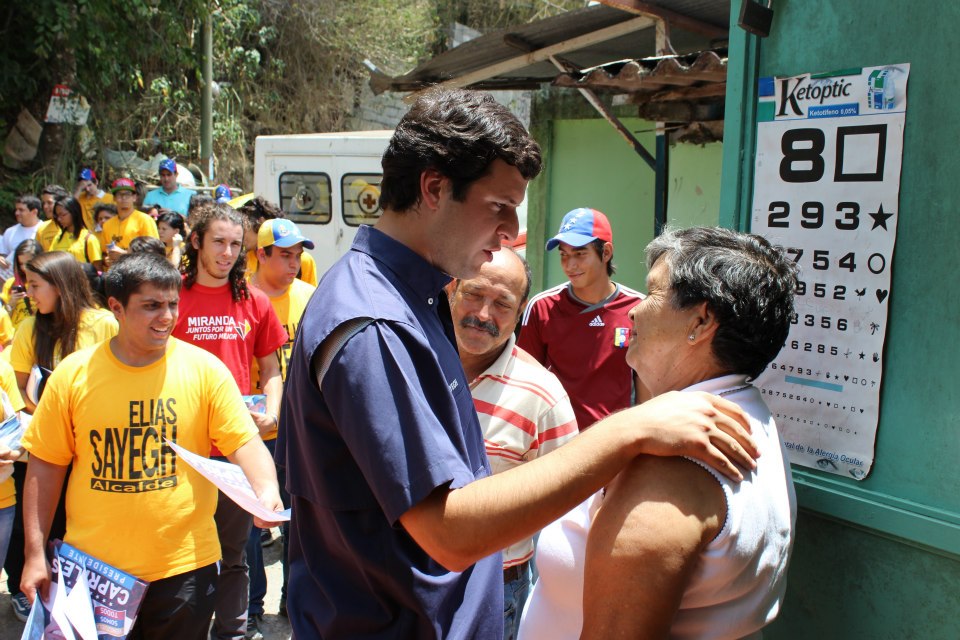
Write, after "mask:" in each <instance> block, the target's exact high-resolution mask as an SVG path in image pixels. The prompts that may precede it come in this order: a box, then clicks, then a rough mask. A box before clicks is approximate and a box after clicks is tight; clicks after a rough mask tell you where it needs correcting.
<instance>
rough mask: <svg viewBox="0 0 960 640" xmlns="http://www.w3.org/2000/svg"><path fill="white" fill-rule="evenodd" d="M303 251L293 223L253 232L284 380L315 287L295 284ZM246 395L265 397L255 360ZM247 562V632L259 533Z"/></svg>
mask: <svg viewBox="0 0 960 640" xmlns="http://www.w3.org/2000/svg"><path fill="white" fill-rule="evenodd" d="M304 248H307V249H313V242H311V241H310V240H307V239H306V238H304V237H303V235H302V234H301V233H300V230H299V229H297V226H296V225H295V224H293V223H292V222H291V221H289V220H286V219H283V218H276V219H273V220H267V221H265V222H264V223H263V224H261V225H260V229H259V231H258V232H257V251H256V255H257V260H258V261H259V268H258V269H257V271H256V272H255V273H254V274H253V275H252V276H251V278H250V284H251V285H253V286H254V287H256V288H258V289H260V290H261V291H263V292H264V293H265V294H267V297H268V298H270V304H271V306H273V310H274V312H276V314H277V318H279V319H280V324H282V325H283V327H284V329H286V330H287V336H288V338H287V342H286V344H284V345H283V346H282V347H280V349H279V350H278V351H277V358H278V359H279V361H280V377H281V379H283V380H286V379H287V365H288V364H289V362H290V351H291V349H293V338H294V337H295V336H296V335H297V326H299V324H300V318H301V317H302V316H303V311H304V309H306V308H307V302H309V301H310V296H312V295H313V292H314V290H316V287H314V286H312V285H309V284H307V283H306V282H304V281H302V280H299V279H298V278H297V273H298V272H299V271H300V268H301V257H302V256H304V255H307V254H306V253H305V252H304ZM250 383H251V386H252V388H251V389H250V393H263V391H261V385H260V367H259V366H257V361H256V359H254V361H253V364H252V365H251V367H250ZM276 440H277V430H276V429H274V430H273V431H272V432H271V433H267V434H265V435H264V436H263V441H264V444H266V445H267V448H268V449H270V452H271V453H273V450H274V445H275V444H276ZM277 476H278V478H279V479H280V481H281V483H280V486H281V496H282V497H283V499H284V504H287V502H288V500H289V498H288V496H287V495H286V491H285V490H283V485H284V480H285V478H284V475H283V470H282V469H281V468H278V469H277ZM286 529H287V527H286V526H284V527H283V528H282V537H283V543H284V553H283V556H282V558H281V562H282V564H283V586H282V588H281V591H280V603H281V606H282V605H284V604H285V603H286V593H287V580H286V578H287V554H286V542H287V531H286ZM247 562H248V564H249V565H250V604H249V609H248V613H247V621H248V629H249V628H250V621H251V620H253V621H255V623H256V624H259V618H260V617H261V616H263V599H264V596H265V595H266V592H267V576H266V571H265V569H264V565H263V551H262V550H261V548H260V530H259V529H256V528H254V529H253V530H252V531H251V533H250V540H249V542H248V543H247Z"/></svg>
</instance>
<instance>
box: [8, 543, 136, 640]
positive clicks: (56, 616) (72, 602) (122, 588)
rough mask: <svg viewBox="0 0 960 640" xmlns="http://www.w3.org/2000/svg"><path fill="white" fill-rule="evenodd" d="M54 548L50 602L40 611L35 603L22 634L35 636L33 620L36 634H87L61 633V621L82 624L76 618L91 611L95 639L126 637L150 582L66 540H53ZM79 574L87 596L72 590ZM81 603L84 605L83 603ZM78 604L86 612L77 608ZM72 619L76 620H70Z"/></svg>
mask: <svg viewBox="0 0 960 640" xmlns="http://www.w3.org/2000/svg"><path fill="white" fill-rule="evenodd" d="M53 551H54V552H53V562H52V563H51V571H52V573H53V578H54V582H55V583H56V584H52V585H51V594H50V602H45V603H43V605H42V607H43V608H42V610H41V609H40V608H38V602H34V607H33V611H31V614H30V618H31V621H30V622H28V626H27V629H26V630H25V631H24V634H25V636H26V637H34V635H29V634H30V631H31V628H30V627H31V622H32V625H33V626H35V627H41V629H42V631H41V635H40V636H36V637H45V638H67V637H86V636H85V635H84V634H83V633H82V632H80V630H79V629H76V630H77V631H78V632H79V635H77V634H74V632H73V631H74V630H73V629H72V630H71V631H68V632H67V633H64V632H63V631H62V630H61V626H62V625H61V623H63V624H70V625H71V626H72V627H75V628H76V627H82V626H83V621H81V620H79V618H88V617H90V616H91V613H92V618H93V623H94V624H95V626H96V634H97V636H96V637H97V638H98V640H116V639H118V638H119V639H122V638H126V637H127V634H128V633H130V630H131V629H132V628H133V623H134V622H135V621H136V619H137V612H138V611H139V610H140V603H141V602H142V601H143V596H144V595H145V593H146V590H147V587H148V586H149V585H148V584H147V583H146V582H144V581H143V580H139V579H138V578H135V577H134V576H131V575H130V574H129V573H125V572H123V571H121V570H119V569H117V568H116V567H113V566H111V565H108V564H106V563H104V562H102V561H100V560H98V559H97V558H95V557H93V556H91V555H89V554H87V553H84V552H82V551H80V550H79V549H77V548H76V547H73V546H71V545H69V544H67V543H65V542H61V541H59V540H57V541H55V542H54V543H53ZM81 576H82V577H84V578H85V580H86V586H87V590H88V591H89V597H86V596H84V597H83V598H76V597H75V596H74V594H73V591H74V588H75V587H77V586H78V580H79V579H80V578H81ZM79 586H81V587H82V586H83V584H82V583H80V585H79ZM68 593H69V594H70V595H67V594H68ZM84 602H86V603H87V604H82V603H84ZM75 607H76V608H75ZM79 607H82V608H83V609H87V611H80V610H79ZM91 607H92V609H93V610H92V612H90V611H89V609H90V608H91ZM41 617H42V620H41V619H40V618H41ZM75 619H76V620H77V621H76V622H72V621H73V620H75ZM65 621H66V622H65ZM71 622H72V623H71Z"/></svg>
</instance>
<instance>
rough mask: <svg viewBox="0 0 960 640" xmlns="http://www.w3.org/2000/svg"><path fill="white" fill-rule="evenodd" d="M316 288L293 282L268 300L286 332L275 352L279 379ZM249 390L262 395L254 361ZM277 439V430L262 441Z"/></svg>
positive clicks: (285, 368) (256, 364)
mask: <svg viewBox="0 0 960 640" xmlns="http://www.w3.org/2000/svg"><path fill="white" fill-rule="evenodd" d="M315 290H316V287H312V286H310V285H309V284H307V283H306V282H303V281H302V280H294V281H293V282H292V283H291V284H290V286H289V287H288V288H287V292H286V293H284V294H283V295H282V296H277V297H276V298H270V305H271V306H272V307H273V311H274V313H276V314H277V318H279V319H280V324H282V325H283V328H284V329H286V330H287V341H286V342H285V343H284V345H283V346H282V347H280V349H278V350H277V352H276V357H277V358H278V359H279V360H280V377H281V378H282V379H283V380H286V379H287V366H288V365H289V364H290V351H291V350H292V349H293V339H294V338H295V337H296V335H297V327H298V326H300V318H302V317H303V311H304V310H305V309H306V308H307V303H308V302H310V296H312V295H313V292H314V291H315ZM250 386H251V387H252V388H251V389H250V393H251V394H255V393H263V391H262V389H261V385H260V365H259V364H258V363H257V361H256V359H254V361H253V363H252V364H251V365H250ZM276 437H277V430H276V429H274V430H273V431H271V432H270V433H268V434H266V435H265V436H263V439H264V440H273V439H274V438H276Z"/></svg>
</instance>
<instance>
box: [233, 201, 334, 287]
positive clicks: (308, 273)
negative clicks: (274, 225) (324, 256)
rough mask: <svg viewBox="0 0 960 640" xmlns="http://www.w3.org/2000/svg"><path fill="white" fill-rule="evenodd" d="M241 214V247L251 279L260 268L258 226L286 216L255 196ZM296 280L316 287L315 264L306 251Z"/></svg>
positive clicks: (243, 207)
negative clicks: (243, 248) (244, 249)
mask: <svg viewBox="0 0 960 640" xmlns="http://www.w3.org/2000/svg"><path fill="white" fill-rule="evenodd" d="M237 211H239V212H240V213H241V214H243V217H244V220H245V222H246V223H245V224H244V225H243V246H244V247H245V248H246V249H247V258H246V259H247V278H251V277H253V274H255V273H256V272H257V269H259V268H260V263H259V262H258V260H257V250H256V247H257V244H258V243H257V234H258V233H259V232H260V226H261V225H262V224H263V223H264V222H265V221H267V220H274V219H277V218H283V217H284V216H285V215H286V214H285V213H284V212H283V209H281V208H280V207H278V206H277V205H276V204H274V203H272V202H270V201H269V200H266V199H265V198H261V197H260V196H257V197H255V198H253V199H252V200H249V201H247V202H245V203H244V204H243V205H242V206H241V207H240V208H239V209H237ZM310 249H311V250H312V249H313V243H312V242H311V243H310ZM297 278H299V279H300V280H303V281H304V282H306V283H307V284H309V285H310V286H312V287H316V286H317V282H319V280H318V279H317V263H316V261H315V260H314V259H313V256H311V255H310V254H309V253H307V252H306V251H304V252H303V255H302V256H301V259H300V271H299V272H298V273H297Z"/></svg>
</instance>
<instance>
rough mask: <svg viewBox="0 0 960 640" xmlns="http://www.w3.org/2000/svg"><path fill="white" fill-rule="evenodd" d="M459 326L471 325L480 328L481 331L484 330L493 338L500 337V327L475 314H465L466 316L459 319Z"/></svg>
mask: <svg viewBox="0 0 960 640" xmlns="http://www.w3.org/2000/svg"><path fill="white" fill-rule="evenodd" d="M460 326H461V327H473V328H474V329H480V330H481V331H486V332H487V333H489V334H490V335H491V336H493V337H494V338H499V337H500V329H498V328H497V325H495V324H494V323H492V322H484V321H483V320H480V319H479V318H477V317H476V316H467V317H466V318H464V319H463V320H461V321H460Z"/></svg>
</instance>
